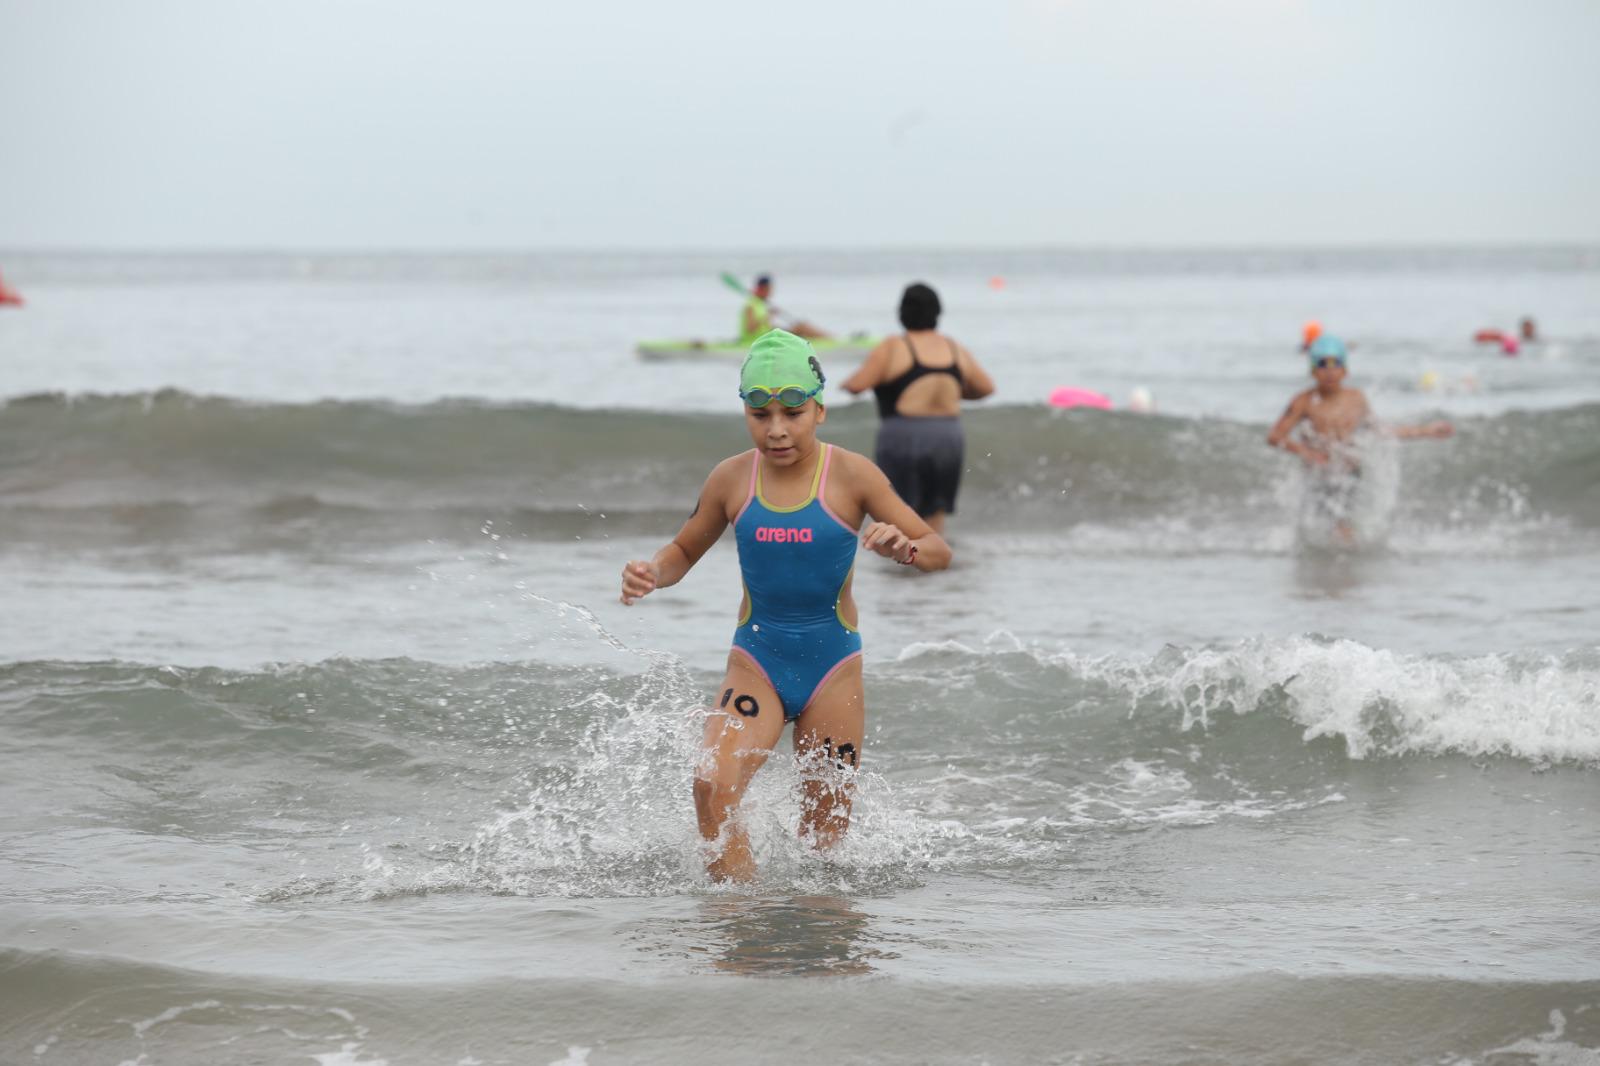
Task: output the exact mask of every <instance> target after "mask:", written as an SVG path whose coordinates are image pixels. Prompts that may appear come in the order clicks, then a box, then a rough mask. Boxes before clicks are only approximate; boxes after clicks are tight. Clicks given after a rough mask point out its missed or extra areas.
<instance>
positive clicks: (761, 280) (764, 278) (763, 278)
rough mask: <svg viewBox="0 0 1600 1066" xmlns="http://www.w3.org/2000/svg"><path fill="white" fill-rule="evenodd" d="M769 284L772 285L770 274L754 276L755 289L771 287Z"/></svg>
mask: <svg viewBox="0 0 1600 1066" xmlns="http://www.w3.org/2000/svg"><path fill="white" fill-rule="evenodd" d="M771 284H772V275H771V274H758V275H757V276H756V288H758V289H759V288H761V286H763V285H771Z"/></svg>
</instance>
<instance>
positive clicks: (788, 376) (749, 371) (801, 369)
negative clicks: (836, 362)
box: [739, 329, 827, 407]
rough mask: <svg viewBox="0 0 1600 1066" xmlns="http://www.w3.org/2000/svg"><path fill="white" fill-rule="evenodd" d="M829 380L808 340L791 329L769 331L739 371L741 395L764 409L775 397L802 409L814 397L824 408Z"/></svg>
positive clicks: (750, 402)
mask: <svg viewBox="0 0 1600 1066" xmlns="http://www.w3.org/2000/svg"><path fill="white" fill-rule="evenodd" d="M826 380H827V378H826V377H824V376H823V373H822V364H821V363H818V362H817V353H816V352H815V351H813V350H812V347H811V343H810V342H809V341H807V340H806V339H805V338H803V337H797V336H795V335H794V334H793V333H790V332H789V331H788V330H783V329H774V330H768V331H767V332H766V333H763V334H762V335H761V336H760V337H758V338H757V339H756V342H755V343H754V344H752V345H751V346H750V354H749V355H748V356H746V357H745V360H744V366H742V367H741V368H740V369H739V396H740V398H741V399H743V400H744V402H745V403H747V404H749V405H750V406H751V407H765V406H766V405H767V404H768V403H770V402H771V401H772V400H773V399H774V398H776V399H777V400H778V401H779V402H780V403H782V404H784V406H786V407H799V406H800V405H801V404H803V403H805V402H806V400H809V399H811V398H813V397H815V398H816V401H817V406H818V407H821V406H823V400H822V385H823V383H824V382H825V381H826Z"/></svg>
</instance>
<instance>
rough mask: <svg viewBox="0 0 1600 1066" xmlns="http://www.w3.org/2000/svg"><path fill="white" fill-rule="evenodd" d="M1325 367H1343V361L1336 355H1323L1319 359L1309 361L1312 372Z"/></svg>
mask: <svg viewBox="0 0 1600 1066" xmlns="http://www.w3.org/2000/svg"><path fill="white" fill-rule="evenodd" d="M1327 366H1344V360H1343V359H1340V358H1339V357H1338V356H1337V355H1325V356H1323V357H1322V358H1321V359H1313V360H1312V361H1311V369H1312V370H1321V369H1322V368H1323V367H1327Z"/></svg>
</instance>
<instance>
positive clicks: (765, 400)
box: [739, 385, 822, 408]
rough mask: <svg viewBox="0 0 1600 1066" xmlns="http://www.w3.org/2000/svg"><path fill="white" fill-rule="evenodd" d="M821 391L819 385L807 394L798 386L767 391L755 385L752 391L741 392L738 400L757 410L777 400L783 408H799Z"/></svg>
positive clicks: (786, 386)
mask: <svg viewBox="0 0 1600 1066" xmlns="http://www.w3.org/2000/svg"><path fill="white" fill-rule="evenodd" d="M821 391H822V386H821V385H818V386H817V387H816V388H814V389H811V390H810V391H809V392H808V391H807V390H806V389H805V388H803V387H802V386H800V385H785V386H784V387H783V388H781V389H769V388H766V387H765V386H762V385H757V386H756V387H755V388H753V389H748V390H741V391H740V393H739V399H741V400H743V401H744V402H745V403H747V404H749V405H750V406H751V407H757V408H759V407H765V406H767V404H769V403H771V402H772V401H773V400H777V401H778V402H779V403H781V404H783V406H785V407H799V406H800V405H801V404H803V403H805V402H806V401H807V400H809V399H811V397H813V396H815V395H816V394H817V393H819V392H821Z"/></svg>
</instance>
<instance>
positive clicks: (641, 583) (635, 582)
mask: <svg viewBox="0 0 1600 1066" xmlns="http://www.w3.org/2000/svg"><path fill="white" fill-rule="evenodd" d="M659 580H661V575H660V574H659V573H657V572H656V564H655V563H647V562H643V561H642V560H639V559H635V560H634V561H633V562H631V563H629V564H628V565H626V566H624V567H623V568H622V603H623V605H624V606H627V607H632V606H633V601H634V600H637V599H638V598H639V597H641V596H648V595H649V594H650V593H652V592H654V591H655V590H656V582H657V581H659Z"/></svg>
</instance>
